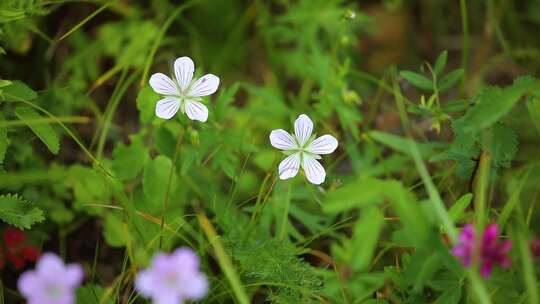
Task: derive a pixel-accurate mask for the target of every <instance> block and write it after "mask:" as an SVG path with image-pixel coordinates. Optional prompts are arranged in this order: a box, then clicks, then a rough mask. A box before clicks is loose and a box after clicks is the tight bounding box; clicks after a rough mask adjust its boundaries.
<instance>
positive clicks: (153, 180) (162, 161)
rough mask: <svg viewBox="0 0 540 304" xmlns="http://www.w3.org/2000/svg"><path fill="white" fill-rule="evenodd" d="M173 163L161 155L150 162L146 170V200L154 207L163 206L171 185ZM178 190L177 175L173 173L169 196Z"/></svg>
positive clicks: (144, 187) (144, 181) (144, 178)
mask: <svg viewBox="0 0 540 304" xmlns="http://www.w3.org/2000/svg"><path fill="white" fill-rule="evenodd" d="M171 167H172V162H171V160H170V159H169V158H167V157H165V156H162V155H159V156H157V157H156V158H154V159H152V160H150V161H148V162H147V163H146V166H145V168H144V176H143V191H144V195H145V197H146V200H147V201H148V202H149V203H150V204H151V205H152V206H156V207H159V206H161V205H162V204H163V201H164V199H165V195H166V192H167V186H168V183H169V172H170V170H171ZM175 188H176V174H175V172H173V175H172V177H171V185H170V189H169V194H170V193H173V192H174V190H175Z"/></svg>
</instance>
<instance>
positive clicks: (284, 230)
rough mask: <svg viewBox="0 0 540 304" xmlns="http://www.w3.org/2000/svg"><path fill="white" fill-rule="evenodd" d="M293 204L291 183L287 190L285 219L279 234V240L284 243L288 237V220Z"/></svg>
mask: <svg viewBox="0 0 540 304" xmlns="http://www.w3.org/2000/svg"><path fill="white" fill-rule="evenodd" d="M290 204H291V184H290V183H289V186H288V189H287V197H286V198H285V208H283V209H284V210H283V219H282V220H281V231H280V233H279V240H280V241H283V240H284V239H285V236H287V222H288V221H287V220H288V218H289V205H290Z"/></svg>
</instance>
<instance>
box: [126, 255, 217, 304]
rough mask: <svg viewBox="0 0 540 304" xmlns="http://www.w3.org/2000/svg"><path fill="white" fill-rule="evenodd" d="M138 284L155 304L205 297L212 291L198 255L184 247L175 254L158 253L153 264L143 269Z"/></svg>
mask: <svg viewBox="0 0 540 304" xmlns="http://www.w3.org/2000/svg"><path fill="white" fill-rule="evenodd" d="M135 288H136V289H137V290H138V291H139V293H141V294H142V295H144V296H146V297H149V298H152V299H153V301H154V303H155V304H176V303H182V302H183V301H184V300H185V299H188V300H199V299H202V298H203V297H204V296H205V295H206V293H207V291H208V281H207V280H206V276H205V275H204V274H203V273H201V272H200V271H199V258H198V257H197V255H196V254H195V253H194V252H193V250H191V249H189V248H185V247H182V248H178V249H176V250H175V251H174V252H173V253H171V254H164V253H160V254H158V255H156V256H155V257H154V258H153V260H152V265H151V266H150V268H148V269H146V270H144V271H141V273H139V275H138V277H137V279H136V281H135Z"/></svg>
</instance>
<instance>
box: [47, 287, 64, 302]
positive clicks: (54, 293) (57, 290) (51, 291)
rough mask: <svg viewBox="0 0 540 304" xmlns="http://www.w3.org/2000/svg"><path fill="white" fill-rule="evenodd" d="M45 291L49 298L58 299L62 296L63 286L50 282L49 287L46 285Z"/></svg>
mask: <svg viewBox="0 0 540 304" xmlns="http://www.w3.org/2000/svg"><path fill="white" fill-rule="evenodd" d="M45 292H46V294H47V295H48V296H49V298H51V299H53V300H56V299H59V298H60V297H61V296H62V287H60V286H58V285H56V284H48V285H47V287H45Z"/></svg>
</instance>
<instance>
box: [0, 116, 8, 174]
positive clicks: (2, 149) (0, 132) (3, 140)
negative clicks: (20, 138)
mask: <svg viewBox="0 0 540 304" xmlns="http://www.w3.org/2000/svg"><path fill="white" fill-rule="evenodd" d="M3 121H4V116H3V115H2V113H0V123H1V122H3ZM8 146H9V139H8V136H7V130H6V128H0V164H2V163H4V158H5V157H6V152H7V148H8Z"/></svg>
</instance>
